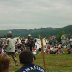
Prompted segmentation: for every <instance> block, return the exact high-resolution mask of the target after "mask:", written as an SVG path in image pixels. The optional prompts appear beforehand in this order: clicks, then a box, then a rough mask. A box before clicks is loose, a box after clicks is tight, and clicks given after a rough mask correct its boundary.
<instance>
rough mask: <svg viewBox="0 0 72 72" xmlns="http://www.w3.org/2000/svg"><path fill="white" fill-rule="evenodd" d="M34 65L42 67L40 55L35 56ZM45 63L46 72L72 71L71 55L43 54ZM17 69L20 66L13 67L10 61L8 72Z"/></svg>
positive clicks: (13, 71)
mask: <svg viewBox="0 0 72 72" xmlns="http://www.w3.org/2000/svg"><path fill="white" fill-rule="evenodd" d="M34 63H35V64H37V65H40V66H42V67H44V66H43V59H42V55H41V54H38V55H36V60H35V62H34ZM45 63H46V64H45V66H46V70H47V71H53V72H54V71H60V72H62V71H63V72H64V71H72V54H45ZM19 68H20V64H19V66H15V64H14V62H13V61H12V59H11V62H10V72H15V71H16V70H17V69H19Z"/></svg>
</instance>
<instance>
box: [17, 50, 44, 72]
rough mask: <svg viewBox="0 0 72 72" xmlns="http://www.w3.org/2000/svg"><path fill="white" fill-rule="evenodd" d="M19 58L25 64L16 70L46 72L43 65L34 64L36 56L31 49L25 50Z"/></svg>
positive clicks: (21, 71) (19, 71)
mask: <svg viewBox="0 0 72 72" xmlns="http://www.w3.org/2000/svg"><path fill="white" fill-rule="evenodd" d="M19 59H20V63H21V64H22V65H23V66H22V67H21V68H20V69H19V70H18V71H16V72H44V69H43V68H42V67H40V66H38V65H36V64H34V60H35V56H34V55H33V54H32V52H31V51H27V50H25V51H23V52H22V53H21V54H20V55H19Z"/></svg>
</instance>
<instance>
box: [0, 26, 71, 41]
mask: <svg viewBox="0 0 72 72" xmlns="http://www.w3.org/2000/svg"><path fill="white" fill-rule="evenodd" d="M8 31H9V30H0V36H1V37H2V36H6V33H7V32H8ZM10 31H12V32H13V35H14V36H22V37H23V36H24V37H26V36H27V35H28V34H31V35H32V36H33V37H39V35H41V36H43V37H48V36H50V35H57V37H58V40H59V39H60V36H61V34H60V33H61V32H64V33H65V34H72V25H70V26H66V27H64V28H40V29H13V30H10ZM59 35H60V36H59Z"/></svg>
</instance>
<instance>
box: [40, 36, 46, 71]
mask: <svg viewBox="0 0 72 72" xmlns="http://www.w3.org/2000/svg"><path fill="white" fill-rule="evenodd" d="M40 40H41V53H42V59H43V66H44V69H45V71H46V63H45V53H44V48H43V38H42V37H40Z"/></svg>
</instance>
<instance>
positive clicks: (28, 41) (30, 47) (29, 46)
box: [26, 36, 35, 52]
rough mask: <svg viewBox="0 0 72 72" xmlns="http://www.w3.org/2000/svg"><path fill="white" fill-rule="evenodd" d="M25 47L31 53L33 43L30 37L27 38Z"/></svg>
mask: <svg viewBox="0 0 72 72" xmlns="http://www.w3.org/2000/svg"><path fill="white" fill-rule="evenodd" d="M26 46H27V48H28V50H30V51H31V52H32V48H34V47H35V41H34V39H33V38H32V37H31V36H28V40H27V42H26Z"/></svg>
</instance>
